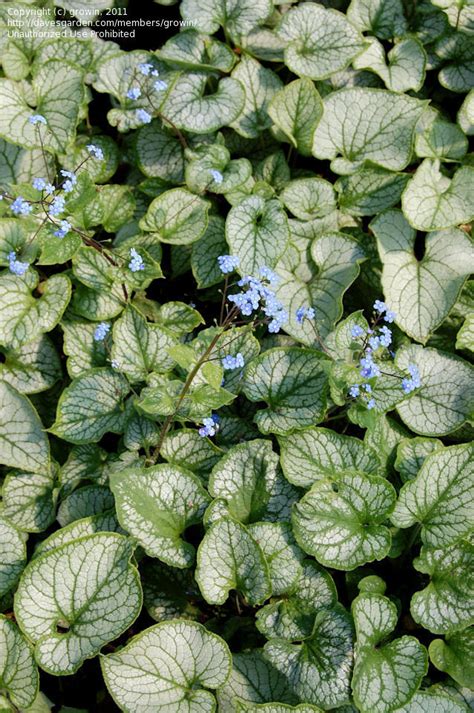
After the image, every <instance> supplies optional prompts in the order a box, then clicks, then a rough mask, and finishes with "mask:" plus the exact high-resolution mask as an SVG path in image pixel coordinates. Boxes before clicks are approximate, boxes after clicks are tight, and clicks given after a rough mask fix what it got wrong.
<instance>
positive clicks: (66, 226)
mask: <svg viewBox="0 0 474 713" xmlns="http://www.w3.org/2000/svg"><path fill="white" fill-rule="evenodd" d="M70 230H71V223H69V222H68V221H67V220H62V221H61V223H60V227H59V228H58V229H57V230H55V231H54V234H55V235H56V236H57V237H58V238H64V236H65V235H67V233H69V231H70Z"/></svg>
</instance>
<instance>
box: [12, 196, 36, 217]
mask: <svg viewBox="0 0 474 713" xmlns="http://www.w3.org/2000/svg"><path fill="white" fill-rule="evenodd" d="M10 210H11V211H12V213H15V215H28V214H29V213H31V211H32V210H33V208H32V206H31V205H30V204H29V203H28V201H25V199H24V198H23V196H18V198H15V200H14V201H13V203H12V204H11V206H10Z"/></svg>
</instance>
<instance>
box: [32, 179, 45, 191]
mask: <svg viewBox="0 0 474 713" xmlns="http://www.w3.org/2000/svg"><path fill="white" fill-rule="evenodd" d="M31 185H32V186H33V188H36V190H37V191H43V190H44V189H45V188H46V181H45V180H44V178H33V182H32V184H31Z"/></svg>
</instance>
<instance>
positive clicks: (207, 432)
mask: <svg viewBox="0 0 474 713" xmlns="http://www.w3.org/2000/svg"><path fill="white" fill-rule="evenodd" d="M218 421H219V419H218V417H217V416H211V417H210V418H204V419H203V420H202V423H203V425H202V428H200V429H199V431H198V433H199V435H200V436H201V437H202V438H205V437H206V436H215V435H216V433H217V431H218V429H219V424H218Z"/></svg>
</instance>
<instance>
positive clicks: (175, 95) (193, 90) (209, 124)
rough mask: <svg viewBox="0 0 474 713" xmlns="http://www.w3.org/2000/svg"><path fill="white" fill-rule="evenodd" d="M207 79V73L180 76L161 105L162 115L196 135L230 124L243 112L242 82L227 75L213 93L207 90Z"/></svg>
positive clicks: (243, 94)
mask: <svg viewBox="0 0 474 713" xmlns="http://www.w3.org/2000/svg"><path fill="white" fill-rule="evenodd" d="M208 79H209V74H208V73H207V72H187V73H183V74H181V75H180V77H179V78H178V80H177V81H176V83H175V84H174V85H173V87H172V89H171V92H170V94H169V95H168V96H167V98H166V100H165V102H164V104H163V107H162V112H163V115H164V116H166V117H167V118H169V119H170V120H171V121H172V122H173V124H174V126H176V127H177V128H179V129H183V130H184V131H189V132H191V133H196V134H203V133H210V132H212V131H218V130H219V129H221V128H222V127H223V126H228V125H229V124H231V123H232V122H233V121H235V120H236V119H237V117H238V116H239V115H240V113H241V112H242V109H243V107H244V103H245V100H246V98H245V93H244V90H243V87H242V85H241V84H240V82H239V81H237V79H233V78H231V77H225V78H224V79H221V80H220V82H219V83H218V84H217V89H215V90H214V93H208V92H207V83H208Z"/></svg>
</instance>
